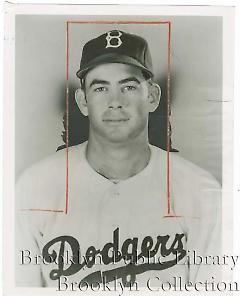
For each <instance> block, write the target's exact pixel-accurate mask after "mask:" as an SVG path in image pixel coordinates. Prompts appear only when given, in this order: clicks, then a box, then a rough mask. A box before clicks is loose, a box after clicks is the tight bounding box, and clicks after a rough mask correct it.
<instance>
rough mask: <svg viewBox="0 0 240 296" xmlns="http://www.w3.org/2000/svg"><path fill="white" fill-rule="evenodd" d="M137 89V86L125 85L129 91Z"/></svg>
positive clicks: (125, 88)
mask: <svg viewBox="0 0 240 296" xmlns="http://www.w3.org/2000/svg"><path fill="white" fill-rule="evenodd" d="M135 89H137V88H136V86H133V85H126V86H124V90H127V91H132V90H135Z"/></svg>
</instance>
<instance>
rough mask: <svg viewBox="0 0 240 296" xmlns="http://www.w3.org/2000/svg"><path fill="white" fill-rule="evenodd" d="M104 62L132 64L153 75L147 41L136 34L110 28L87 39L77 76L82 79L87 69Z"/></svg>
mask: <svg viewBox="0 0 240 296" xmlns="http://www.w3.org/2000/svg"><path fill="white" fill-rule="evenodd" d="M106 63H121V64H127V65H133V66H136V67H138V68H140V69H142V70H143V71H144V72H145V73H146V74H147V75H148V76H149V78H150V77H153V70H152V58H151V54H150V51H149V47H148V43H147V41H146V40H145V39H144V38H142V37H140V36H137V35H134V34H129V33H126V32H123V31H119V30H112V31H109V32H107V33H104V34H102V35H100V36H99V37H97V38H94V39H92V40H90V41H88V42H87V43H86V44H85V45H84V47H83V51H82V58H81V62H80V69H79V70H78V72H77V77H78V78H80V79H82V78H83V77H84V76H85V75H86V74H87V72H88V71H89V70H91V69H93V68H94V67H96V66H98V65H101V64H106Z"/></svg>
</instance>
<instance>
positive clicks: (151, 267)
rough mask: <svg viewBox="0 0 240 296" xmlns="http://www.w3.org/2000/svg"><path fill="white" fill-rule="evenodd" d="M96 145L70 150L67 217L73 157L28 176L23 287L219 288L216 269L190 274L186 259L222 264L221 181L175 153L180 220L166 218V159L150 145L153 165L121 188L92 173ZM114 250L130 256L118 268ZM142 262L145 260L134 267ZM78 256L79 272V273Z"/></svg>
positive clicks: (19, 269)
mask: <svg viewBox="0 0 240 296" xmlns="http://www.w3.org/2000/svg"><path fill="white" fill-rule="evenodd" d="M86 143H87V142H85V143H83V144H81V145H78V146H75V147H71V148H69V154H68V188H69V192H68V212H67V214H65V213H64V212H61V210H63V211H64V209H65V206H66V163H67V162H66V150H62V151H59V152H57V153H55V154H54V155H53V156H51V157H48V158H47V159H46V160H44V161H42V162H40V163H38V164H36V165H34V166H32V167H31V168H29V169H28V170H26V172H25V173H24V174H23V175H22V177H21V178H20V180H19V182H18V184H17V195H16V205H17V206H16V209H17V213H16V217H17V219H16V221H17V223H16V228H17V230H16V242H17V245H16V283H17V285H19V286H54V287H57V286H58V284H59V281H58V278H59V277H63V276H67V280H68V282H74V281H75V282H81V281H87V282H88V283H92V282H100V283H101V282H102V281H103V278H104V279H105V280H106V281H107V282H108V281H109V282H112V281H113V279H114V278H115V279H117V280H118V281H122V282H123V284H126V283H131V282H133V281H136V282H137V283H139V285H140V286H146V282H147V280H149V279H150V278H154V277H156V276H157V277H158V278H160V280H161V282H170V283H172V282H173V281H174V277H175V278H177V277H181V279H182V280H183V281H184V282H186V281H189V280H190V281H196V280H198V279H201V280H202V279H209V278H211V276H213V275H214V273H213V272H215V271H213V267H214V266H206V265H205V266H204V265H201V266H200V265H198V264H192V261H190V262H189V263H190V265H189V264H188V261H187V260H188V257H187V256H186V255H189V256H190V257H191V258H192V255H193V251H194V252H195V254H196V255H201V256H206V255H214V254H215V255H217V254H218V255H219V250H218V247H219V246H220V236H219V226H220V220H219V219H220V217H219V215H220V189H219V185H218V183H217V182H216V181H215V180H214V179H213V177H212V176H211V175H210V174H208V173H207V172H205V171H204V170H202V169H200V168H199V167H197V166H195V165H194V164H192V163H190V162H189V161H186V160H184V159H182V158H181V157H179V156H178V155H177V154H176V153H170V201H171V214H172V216H173V217H166V215H167V212H168V195H167V169H166V168H167V153H166V152H165V151H163V150H161V149H159V148H157V147H155V146H152V145H150V149H151V157H150V161H149V163H148V165H147V166H146V167H145V168H144V169H143V170H142V171H141V172H140V173H138V174H137V175H135V176H133V177H130V178H129V179H127V180H124V181H120V182H118V183H117V184H115V183H113V182H112V181H110V180H108V179H106V178H105V177H103V176H101V175H100V174H98V173H97V172H95V171H94V169H93V168H92V167H91V166H90V165H89V164H88V162H87V160H86V156H85V150H86ZM56 210H60V211H59V212H58V211H56ZM44 247H45V248H44ZM113 250H118V251H119V252H120V253H119V254H118V255H116V258H115V262H112V261H113V260H111V258H112V251H113ZM176 251H177V254H176ZM42 252H43V253H44V255H45V256H46V255H49V254H52V255H56V256H55V257H56V260H55V261H56V262H53V263H49V262H46V261H44V262H43V260H41V258H40V259H39V260H38V262H36V260H35V257H36V255H38V254H39V255H42ZM136 252H137V254H138V256H139V257H138V260H135V263H134V264H131V265H129V263H130V261H131V260H133V258H135V257H133V256H132V255H134V254H136ZM149 252H150V253H149ZM94 254H95V256H94ZM149 254H151V255H149ZM28 255H29V256H28ZM73 255H75V256H76V258H78V259H77V260H76V261H75V263H79V264H73V265H71V264H72V262H71V258H72V256H73ZM123 256H127V257H125V260H124V259H123V258H122V257H123ZM144 256H145V257H144ZM176 256H179V262H177V261H176ZM30 257H31V262H30V259H29V258H30ZM47 257H48V256H47ZM53 257H54V256H53ZM60 257H63V258H64V260H63V261H64V262H63V264H62V265H61V262H60V263H59V262H58V259H59V258H60ZM86 257H87V258H86ZM84 258H85V261H84ZM94 258H95V261H94ZM45 259H46V258H45ZM86 260H88V261H86ZM60 261H61V260H60ZM159 262H160V263H159ZM22 263H24V264H22ZM36 263H37V264H36ZM206 271H208V273H206Z"/></svg>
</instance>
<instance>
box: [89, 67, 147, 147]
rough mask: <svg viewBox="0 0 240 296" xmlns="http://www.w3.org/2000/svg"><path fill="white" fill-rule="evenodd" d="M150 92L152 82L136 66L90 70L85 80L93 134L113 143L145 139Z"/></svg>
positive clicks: (91, 132)
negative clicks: (139, 138)
mask: <svg viewBox="0 0 240 296" xmlns="http://www.w3.org/2000/svg"><path fill="white" fill-rule="evenodd" d="M149 93H150V92H149V83H148V82H147V81H146V80H145V78H144V77H143V74H142V71H141V70H140V69H138V68H137V67H134V66H129V65H125V64H117V63H112V64H104V65H100V66H97V67H96V68H94V69H93V70H91V71H90V72H89V73H88V74H87V76H86V78H85V100H86V113H87V115H88V117H89V121H90V135H91V134H93V133H94V135H96V136H100V137H101V138H103V139H106V140H107V141H109V142H114V143H125V142H126V141H128V140H133V139H135V138H137V137H141V135H142V137H146V135H147V134H146V133H147V124H148V115H149V111H150V109H151V108H150V100H151V98H150V96H149Z"/></svg>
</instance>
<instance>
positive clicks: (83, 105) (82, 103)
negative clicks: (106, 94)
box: [75, 88, 88, 116]
mask: <svg viewBox="0 0 240 296" xmlns="http://www.w3.org/2000/svg"><path fill="white" fill-rule="evenodd" d="M75 100H76V103H77V105H78V108H79V109H80V111H81V113H82V114H83V115H84V116H88V107H87V101H86V96H85V92H84V91H83V90H82V89H81V88H78V89H77V90H76V91H75Z"/></svg>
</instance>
